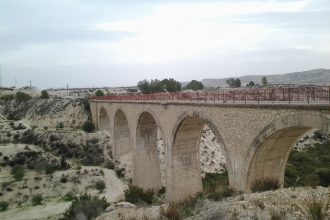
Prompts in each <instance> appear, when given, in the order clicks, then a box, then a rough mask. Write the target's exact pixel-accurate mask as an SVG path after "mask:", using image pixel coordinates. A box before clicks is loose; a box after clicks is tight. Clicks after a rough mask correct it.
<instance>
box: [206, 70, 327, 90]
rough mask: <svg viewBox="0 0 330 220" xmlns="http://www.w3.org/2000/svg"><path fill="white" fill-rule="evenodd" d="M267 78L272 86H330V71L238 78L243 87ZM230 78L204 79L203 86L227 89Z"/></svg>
mask: <svg viewBox="0 0 330 220" xmlns="http://www.w3.org/2000/svg"><path fill="white" fill-rule="evenodd" d="M263 76H266V77H267V79H268V82H269V83H271V84H316V85H330V69H314V70H309V71H303V72H294V73H286V74H275V75H247V76H241V77H236V78H239V79H240V80H241V82H242V85H246V84H247V83H249V82H250V81H254V82H255V83H260V82H261V78H262V77H263ZM227 79H228V78H220V79H208V78H207V79H203V80H202V82H203V85H204V86H205V87H218V86H220V87H227V86H228V85H227V83H226V80H227Z"/></svg>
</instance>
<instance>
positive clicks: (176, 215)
mask: <svg viewBox="0 0 330 220" xmlns="http://www.w3.org/2000/svg"><path fill="white" fill-rule="evenodd" d="M202 198H203V194H202V193H198V194H196V196H195V197H188V198H186V199H185V200H183V201H180V202H177V203H171V204H170V205H169V207H168V209H167V210H166V211H162V213H161V214H162V215H163V216H165V217H167V218H168V219H170V220H181V219H184V218H187V217H189V216H192V215H193V214H194V213H193V211H194V209H195V208H196V206H197V204H199V203H200V202H201V201H203V200H202Z"/></svg>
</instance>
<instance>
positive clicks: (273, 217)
mask: <svg viewBox="0 0 330 220" xmlns="http://www.w3.org/2000/svg"><path fill="white" fill-rule="evenodd" d="M269 215H270V220H285V219H286V213H285V211H284V210H277V209H274V208H273V209H270V210H269Z"/></svg>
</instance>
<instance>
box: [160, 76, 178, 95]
mask: <svg viewBox="0 0 330 220" xmlns="http://www.w3.org/2000/svg"><path fill="white" fill-rule="evenodd" d="M162 83H163V85H164V87H165V89H166V91H167V92H179V91H181V83H180V82H178V81H176V80H174V79H172V78H170V79H163V80H162Z"/></svg>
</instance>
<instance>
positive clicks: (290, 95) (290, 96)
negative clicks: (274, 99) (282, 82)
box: [288, 87, 291, 105]
mask: <svg viewBox="0 0 330 220" xmlns="http://www.w3.org/2000/svg"><path fill="white" fill-rule="evenodd" d="M288 93H289V105H290V99H291V93H290V87H289V88H288Z"/></svg>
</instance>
